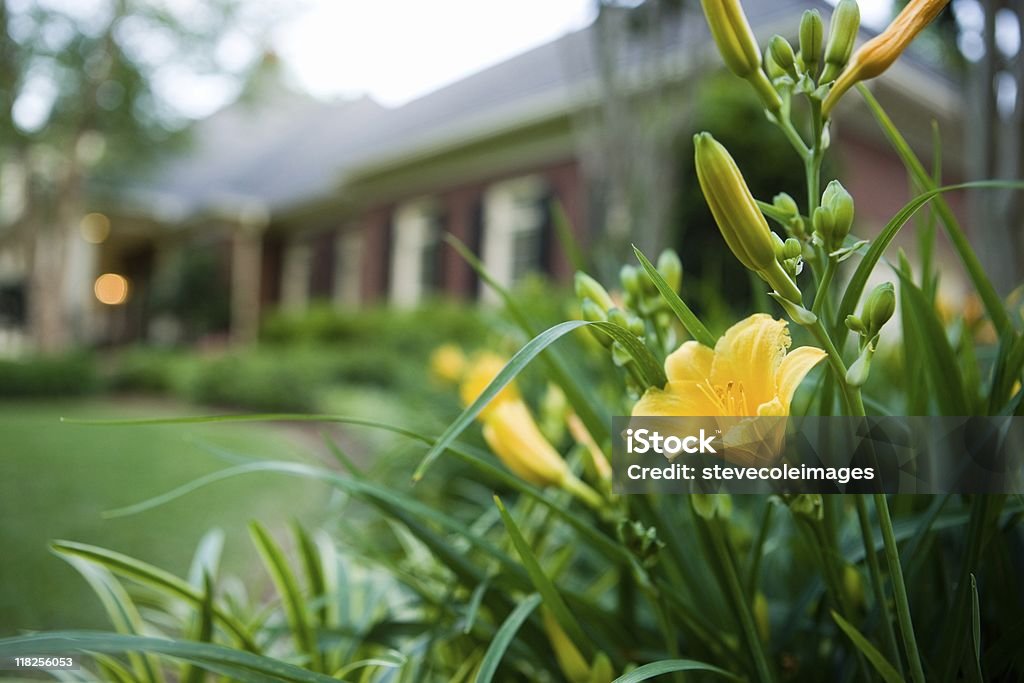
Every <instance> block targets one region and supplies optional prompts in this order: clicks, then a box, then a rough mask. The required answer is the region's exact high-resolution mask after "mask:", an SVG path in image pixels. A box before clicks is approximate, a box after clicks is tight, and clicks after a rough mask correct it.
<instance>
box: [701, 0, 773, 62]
mask: <svg viewBox="0 0 1024 683" xmlns="http://www.w3.org/2000/svg"><path fill="white" fill-rule="evenodd" d="M700 4H701V6H702V7H703V8H704V16H705V17H706V18H707V20H708V28H710V29H711V36H712V38H714V39H715V45H717V46H718V51H719V52H720V53H722V60H723V61H724V62H725V65H726V66H727V67H729V70H730V71H732V72H733V73H734V74H736V75H737V76H739V77H740V78H747V77H748V76H749V75H750V74H752V73H753V72H755V71H757V70H758V69H760V68H761V50H760V48H759V47H758V46H757V39H756V38H755V37H754V32H753V31H752V30H751V28H750V23H749V22H748V21H747V17H746V15H745V14H744V13H743V6H742V5H740V2H739V0H701V3H700Z"/></svg>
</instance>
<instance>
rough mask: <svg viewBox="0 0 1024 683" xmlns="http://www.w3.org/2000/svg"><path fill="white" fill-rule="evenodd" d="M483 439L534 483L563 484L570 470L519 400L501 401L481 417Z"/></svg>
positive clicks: (514, 470)
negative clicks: (484, 416)
mask: <svg viewBox="0 0 1024 683" xmlns="http://www.w3.org/2000/svg"><path fill="white" fill-rule="evenodd" d="M483 431H484V440H485V441H486V442H487V445H488V446H490V448H491V450H492V451H494V454H495V455H497V456H498V457H499V458H500V459H501V461H502V462H503V463H505V466H506V467H508V468H509V469H510V470H512V471H513V472H515V473H516V474H517V475H519V476H520V477H522V478H523V479H525V480H526V481H528V482H530V483H531V484H536V485H537V486H563V485H564V484H565V482H566V480H567V479H568V478H569V477H572V476H573V475H572V473H571V472H570V471H569V466H568V465H566V464H565V460H563V459H562V456H561V455H559V454H558V451H556V450H555V448H554V446H552V445H551V444H550V443H549V442H548V440H547V439H545V438H544V435H543V434H541V433H540V429H539V428H538V427H537V423H536V422H534V420H533V416H532V415H530V410H529V408H527V407H526V404H525V403H523V402H522V401H518V400H514V401H502V402H501V403H499V404H498V405H496V406H494V407H493V409H492V410H491V411H490V412H489V414H488V415H487V417H486V418H484V430H483Z"/></svg>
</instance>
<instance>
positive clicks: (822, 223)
mask: <svg viewBox="0 0 1024 683" xmlns="http://www.w3.org/2000/svg"><path fill="white" fill-rule="evenodd" d="M811 225H812V226H813V227H814V232H815V233H816V234H817V235H818V237H819V238H820V239H821V242H822V244H824V245H825V248H826V249H829V250H831V249H832V235H833V233H834V231H835V230H834V228H835V218H834V217H833V216H832V209H830V208H829V207H827V206H819V207H818V208H817V209H815V210H814V215H813V216H811Z"/></svg>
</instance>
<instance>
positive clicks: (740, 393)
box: [633, 313, 825, 465]
mask: <svg viewBox="0 0 1024 683" xmlns="http://www.w3.org/2000/svg"><path fill="white" fill-rule="evenodd" d="M790 343H791V341H790V338H789V329H788V327H787V324H786V322H785V321H784V320H775V319H774V318H772V317H771V316H770V315H767V314H765V313H758V314H755V315H752V316H750V317H749V318H746V319H745V320H742V321H740V322H738V323H736V324H735V325H733V326H732V327H730V328H729V330H728V331H727V332H726V333H725V335H723V336H722V338H721V339H719V340H718V343H717V344H715V348H714V349H710V348H708V347H707V346H704V345H703V344H700V343H698V342H695V341H688V342H685V343H684V344H683V345H682V346H680V347H679V348H678V349H677V350H676V351H674V352H673V353H672V354H671V355H670V356H669V357H668V358H667V359H665V374H666V375H667V376H668V384H666V385H665V387H664V388H663V389H653V388H652V389H648V390H647V392H646V393H645V394H644V395H643V396H642V397H641V398H640V400H639V401H638V402H637V403H636V405H635V406H633V416H634V417H665V418H668V417H709V418H715V422H716V423H717V425H718V427H719V430H720V431H721V433H722V442H723V445H724V447H725V450H726V456H725V457H726V459H727V460H730V461H732V462H737V463H740V464H747V465H752V464H755V463H758V462H764V461H766V460H774V459H776V458H777V457H778V456H779V454H780V453H781V449H782V443H783V440H784V436H785V428H786V420H785V418H786V416H788V415H789V408H790V403H791V402H792V400H793V394H794V393H796V389H797V387H798V386H800V382H802V381H803V379H804V377H806V376H807V373H808V372H810V370H811V368H813V367H814V366H815V365H817V364H818V363H819V362H820V361H821V360H822V359H823V358H824V357H825V352H824V351H822V350H821V349H819V348H815V347H813V346H801V347H800V348H798V349H794V350H793V351H790V352H789V353H787V352H786V351H787V349H789V346H790ZM755 418H757V419H755ZM765 418H774V419H765ZM671 426H672V425H671V424H670V425H669V427H670V428H671ZM676 426H680V425H676Z"/></svg>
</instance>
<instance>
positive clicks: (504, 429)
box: [459, 353, 602, 508]
mask: <svg viewBox="0 0 1024 683" xmlns="http://www.w3.org/2000/svg"><path fill="white" fill-rule="evenodd" d="M505 363H506V361H505V359H504V358H502V357H501V356H499V355H497V354H493V353H484V354H481V355H479V356H477V358H476V359H475V360H474V362H473V363H472V365H470V367H469V369H468V370H467V371H466V373H465V375H464V377H463V380H462V385H461V386H460V387H459V391H460V394H461V398H462V402H463V403H464V404H465V405H467V406H468V405H469V404H471V403H472V402H473V401H475V400H476V398H477V397H478V396H480V394H482V393H483V391H484V389H486V388H487V385H488V384H490V383H491V381H492V380H493V379H494V378H495V377H496V376H497V374H498V373H499V372H501V369H502V368H503V367H505ZM478 419H479V420H480V421H481V422H482V423H483V435H484V440H485V441H486V442H487V445H488V446H489V447H490V449H491V451H493V452H494V454H495V455H497V456H498V458H499V459H500V460H501V461H502V462H503V463H504V464H505V466H506V467H508V468H509V469H510V470H512V472H514V473H515V474H516V475H518V476H519V477H521V478H523V479H524V480H525V481H528V482H530V483H531V484H535V485H537V486H556V487H558V488H561V489H564V490H566V491H569V492H570V493H572V494H573V495H575V496H577V497H578V498H579V499H580V500H582V501H584V502H585V503H587V504H588V505H590V506H592V507H595V508H600V507H601V505H602V499H601V497H600V496H599V495H598V494H597V492H596V491H594V490H593V489H592V488H590V487H589V486H587V485H586V484H585V483H583V482H582V481H580V480H579V478H578V477H576V475H575V474H573V473H572V470H570V469H569V465H568V464H567V463H566V462H565V460H564V459H563V458H562V456H561V454H559V452H558V451H557V450H556V449H555V447H554V446H552V445H551V442H549V441H548V440H547V439H546V438H545V437H544V434H543V433H541V431H540V427H538V426H537V422H536V421H535V420H534V419H533V414H532V413H531V412H530V409H529V407H528V406H527V405H526V403H525V402H524V401H523V399H522V397H521V396H520V394H519V389H518V388H517V387H516V385H515V383H514V382H510V383H509V384H508V385H506V386H505V387H504V388H503V389H502V390H501V391H500V392H498V394H497V396H495V397H494V398H493V399H491V401H490V402H489V403H488V404H487V405H486V406H484V409H483V410H482V411H481V412H480V415H479V416H478Z"/></svg>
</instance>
